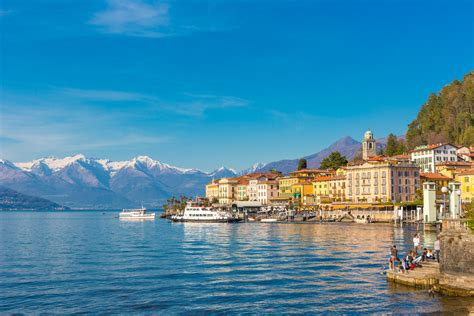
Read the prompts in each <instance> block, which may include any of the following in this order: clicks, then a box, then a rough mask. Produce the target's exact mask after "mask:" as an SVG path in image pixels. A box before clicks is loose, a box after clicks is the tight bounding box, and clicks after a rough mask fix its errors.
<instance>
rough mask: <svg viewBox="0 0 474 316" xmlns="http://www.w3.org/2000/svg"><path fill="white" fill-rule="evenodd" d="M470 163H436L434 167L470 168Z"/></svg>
mask: <svg viewBox="0 0 474 316" xmlns="http://www.w3.org/2000/svg"><path fill="white" fill-rule="evenodd" d="M472 165H473V164H472V162H469V161H442V162H439V163H436V166H452V167H470V166H472Z"/></svg>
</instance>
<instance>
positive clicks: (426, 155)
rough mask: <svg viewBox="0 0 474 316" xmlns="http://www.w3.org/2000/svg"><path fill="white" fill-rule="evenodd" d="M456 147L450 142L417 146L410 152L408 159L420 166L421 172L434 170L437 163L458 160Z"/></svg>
mask: <svg viewBox="0 0 474 316" xmlns="http://www.w3.org/2000/svg"><path fill="white" fill-rule="evenodd" d="M457 149H458V148H457V147H456V146H453V145H451V144H436V145H424V146H418V147H416V148H415V150H413V151H412V152H411V154H410V160H411V162H413V163H415V164H416V165H418V166H419V167H420V169H421V172H436V165H437V164H439V163H441V162H446V161H458V156H457V153H456V150H457Z"/></svg>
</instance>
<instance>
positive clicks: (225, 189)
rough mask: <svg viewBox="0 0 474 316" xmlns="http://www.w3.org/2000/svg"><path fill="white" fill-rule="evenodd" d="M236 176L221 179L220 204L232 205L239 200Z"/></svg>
mask: <svg viewBox="0 0 474 316" xmlns="http://www.w3.org/2000/svg"><path fill="white" fill-rule="evenodd" d="M237 184H238V180H237V179H236V178H222V179H220V180H219V204H223V205H231V204H232V203H234V202H235V201H236V200H237Z"/></svg>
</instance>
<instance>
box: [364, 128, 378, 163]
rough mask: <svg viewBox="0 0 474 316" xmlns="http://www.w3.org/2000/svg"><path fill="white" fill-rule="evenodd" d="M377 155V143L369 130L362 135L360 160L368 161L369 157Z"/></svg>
mask: <svg viewBox="0 0 474 316" xmlns="http://www.w3.org/2000/svg"><path fill="white" fill-rule="evenodd" d="M376 155H377V143H376V141H375V138H374V134H373V133H372V131H371V130H370V129H369V130H367V131H366V132H365V133H364V139H363V140H362V159H363V160H368V159H369V158H370V157H373V156H376Z"/></svg>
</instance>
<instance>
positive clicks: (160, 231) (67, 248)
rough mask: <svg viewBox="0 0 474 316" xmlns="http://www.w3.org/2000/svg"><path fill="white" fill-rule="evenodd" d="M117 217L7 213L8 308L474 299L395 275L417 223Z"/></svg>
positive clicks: (244, 306) (295, 309) (2, 271)
mask: <svg viewBox="0 0 474 316" xmlns="http://www.w3.org/2000/svg"><path fill="white" fill-rule="evenodd" d="M114 215H115V216H116V214H114V213H110V214H105V215H104V214H101V213H100V212H87V213H80V212H65V213H22V214H13V213H0V312H4V313H11V312H24V313H41V312H46V313H48V312H55V313H77V312H87V313H99V312H101V313H111V314H114V313H148V312H152V313H156V312H161V313H166V314H169V313H202V314H204V313H245V312H250V313H279V314H282V313H285V314H286V313H298V314H300V313H315V312H323V313H324V312H326V313H327V312H337V313H356V312H359V313H362V312H367V313H374V312H378V313H389V312H395V313H412V312H417V313H418V312H420V313H421V312H443V311H452V310H453V308H454V307H456V308H457V309H455V310H456V311H460V312H465V311H467V310H469V308H471V306H472V304H473V301H472V300H471V299H467V300H466V299H459V298H443V297H439V296H438V297H436V298H435V299H428V298H427V295H426V293H425V292H424V291H417V290H413V289H411V288H406V287H401V286H394V285H392V284H388V283H387V282H386V280H385V277H384V276H383V275H382V274H381V271H382V268H383V266H384V265H386V261H387V258H388V253H389V248H390V246H391V245H392V244H394V243H395V244H397V245H398V247H399V248H400V252H401V254H403V253H404V252H406V251H408V250H409V249H410V247H411V239H412V236H413V234H414V233H415V232H416V231H417V229H416V227H414V226H405V227H394V226H392V225H376V224H373V225H359V224H340V223H337V224H319V223H317V224H278V223H271V224H268V223H267V224H261V223H240V224H211V223H206V224H201V223H173V224H172V223H169V222H167V221H165V220H156V221H140V222H136V221H133V222H130V221H121V220H118V219H117V218H114ZM420 233H421V234H422V240H425V241H426V242H427V243H432V242H433V241H434V238H435V234H434V233H431V232H427V233H424V232H422V231H421V232H420Z"/></svg>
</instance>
